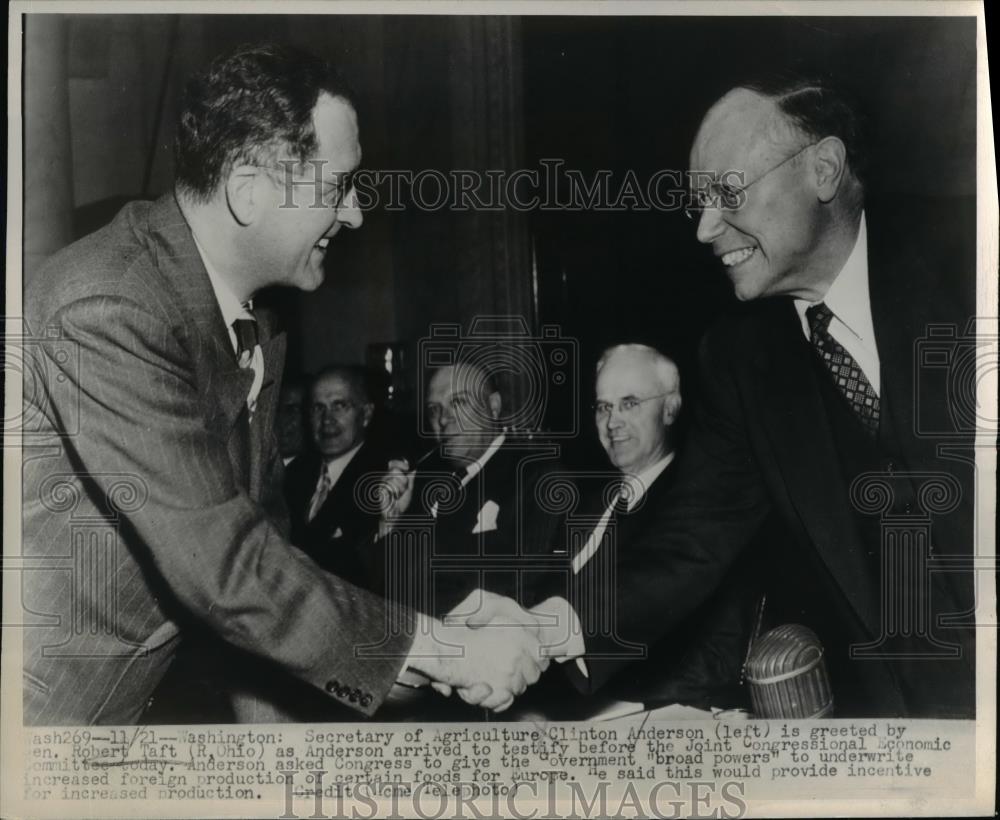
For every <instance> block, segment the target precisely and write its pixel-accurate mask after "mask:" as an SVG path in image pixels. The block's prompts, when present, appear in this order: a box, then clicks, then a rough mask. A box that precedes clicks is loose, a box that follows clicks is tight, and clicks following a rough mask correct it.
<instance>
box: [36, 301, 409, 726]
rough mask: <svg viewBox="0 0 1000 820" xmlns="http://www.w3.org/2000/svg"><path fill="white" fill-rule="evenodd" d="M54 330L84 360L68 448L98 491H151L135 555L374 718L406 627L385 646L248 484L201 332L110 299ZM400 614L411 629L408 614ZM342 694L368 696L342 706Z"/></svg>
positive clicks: (233, 630) (230, 637)
mask: <svg viewBox="0 0 1000 820" xmlns="http://www.w3.org/2000/svg"><path fill="white" fill-rule="evenodd" d="M58 322H59V324H60V325H61V326H62V329H63V331H64V333H65V335H66V337H67V338H70V339H73V340H74V341H75V342H76V343H77V344H78V346H79V351H80V368H79V372H78V373H79V375H78V383H77V384H76V385H75V386H76V388H77V393H78V395H79V402H80V418H81V425H80V430H79V434H78V435H75V436H72V437H70V438H68V439H66V446H67V447H68V448H69V449H70V450H71V451H72V457H73V458H74V459H75V460H76V462H77V463H78V464H79V465H80V471H81V472H82V473H83V475H84V476H85V480H87V481H92V482H94V483H95V484H96V485H97V486H98V487H100V489H102V490H104V491H107V489H108V488H107V486H106V485H107V483H108V479H107V478H106V474H109V473H118V474H120V473H122V472H128V473H131V474H133V475H135V476H137V477H138V478H139V479H140V480H141V481H142V482H143V483H144V484H145V485H146V486H147V487H148V499H147V501H146V503H145V504H144V505H143V506H142V507H141V508H140V509H138V510H137V511H135V512H132V513H129V517H128V521H127V526H128V530H129V537H128V539H127V542H128V545H129V548H130V550H131V551H132V552H133V554H134V555H135V558H136V560H138V561H139V562H140V563H141V564H142V565H143V566H144V568H149V569H151V570H152V572H153V573H154V574H155V575H157V576H159V578H161V579H162V581H163V582H164V583H165V585H166V587H167V588H168V589H169V591H170V593H171V594H172V595H173V596H174V597H175V598H176V600H177V601H178V602H179V603H180V604H181V605H182V606H183V607H184V608H185V609H186V610H188V611H189V612H190V613H192V614H193V615H194V616H195V617H196V618H197V619H198V620H199V621H200V622H202V623H203V624H205V625H207V626H208V627H209V628H211V629H212V630H213V631H214V632H215V633H216V634H217V635H219V636H220V637H221V638H222V639H224V640H225V641H227V642H229V643H232V644H234V645H236V646H237V647H240V648H242V649H244V650H247V651H249V652H252V653H254V654H256V655H259V656H261V657H264V658H267V659H269V660H271V661H273V662H275V663H277V664H278V665H279V666H280V667H282V668H283V669H285V670H286V671H287V672H288V673H290V674H292V675H294V676H296V677H298V678H301V679H303V680H304V681H306V682H308V683H310V684H312V685H313V686H315V687H317V688H319V689H321V690H323V691H326V692H328V693H329V694H331V695H332V696H334V697H337V698H341V699H343V700H344V702H345V703H346V704H347V705H349V706H352V707H353V708H355V709H359V710H360V711H362V712H364V713H366V714H371V713H372V712H374V711H375V709H376V708H377V707H378V705H379V703H380V702H381V701H382V699H383V698H384V697H385V694H386V693H387V692H388V690H389V688H390V686H391V684H392V681H393V680H394V679H395V677H396V674H397V672H398V670H399V667H400V666H401V664H402V662H403V659H404V658H405V657H406V654H407V650H408V648H409V643H410V641H411V637H410V635H412V629H410V628H405V627H404V629H402V630H400V631H399V632H397V633H395V635H394V636H393V637H386V624H387V623H388V617H387V613H386V610H385V604H384V602H383V601H382V600H381V599H379V598H376V597H374V596H372V595H370V594H368V593H366V592H364V591H362V590H360V589H358V588H357V587H354V586H352V585H350V584H348V583H346V582H344V581H341V580H340V579H338V578H335V577H333V576H330V575H327V574H326V573H323V572H321V571H319V570H318V568H317V567H316V566H315V564H313V563H312V561H310V560H309V559H308V558H307V557H305V556H304V555H303V554H302V553H300V552H299V551H298V550H295V549H292V548H291V547H290V544H289V543H288V542H287V540H286V539H285V538H284V537H283V536H282V534H281V532H280V531H279V528H278V527H277V526H275V524H274V523H273V522H272V520H271V519H270V518H269V516H268V515H267V514H266V512H265V511H264V509H263V508H262V507H261V506H260V505H258V504H256V503H254V502H253V501H252V500H251V499H250V498H249V497H248V495H247V494H246V492H245V491H244V489H243V488H242V487H241V486H240V484H239V482H238V481H237V479H236V477H235V476H234V474H233V470H232V467H231V462H230V459H229V455H228V449H227V448H228V444H227V436H225V435H223V434H221V433H220V432H218V431H219V430H221V429H222V426H223V425H219V424H217V423H213V418H212V414H213V410H212V409H211V408H212V405H211V403H210V399H209V400H208V401H206V397H205V395H204V391H205V390H206V385H204V384H200V383H199V380H198V377H197V374H196V370H195V366H194V362H195V361H196V358H195V356H196V355H197V354H198V353H199V351H197V350H195V349H193V347H194V345H196V344H200V343H202V342H201V339H200V337H186V336H182V335H181V334H179V333H178V332H177V331H176V330H175V328H174V326H173V325H172V324H171V323H169V322H167V321H165V320H164V319H162V318H160V316H159V315H154V310H153V309H147V308H145V307H144V306H141V305H138V304H136V303H134V302H130V301H127V300H123V299H120V298H111V297H93V298H87V299H82V300H79V301H76V302H74V303H72V304H71V305H69V306H68V307H66V308H64V309H63V310H62V312H61V313H60V314H58ZM53 364H56V363H55V362H53ZM56 366H58V365H56ZM65 375H66V376H67V377H68V378H70V379H77V374H74V373H72V372H70V371H65ZM207 389H208V390H211V385H208V386H207ZM57 412H58V409H57ZM219 412H221V411H219ZM214 421H215V422H218V418H216V419H214ZM57 423H58V420H57ZM272 467H273V469H274V470H277V465H274V464H272ZM276 478H277V475H276V474H274V475H272V476H271V480H272V481H274V480H275V479H276ZM102 485H104V486H102ZM272 486H274V485H272ZM279 506H283V505H279ZM402 615H403V616H404V617H403V620H404V621H405V622H406V624H407V625H409V624H410V617H411V616H410V613H408V612H404V613H402ZM396 618H397V620H398V619H399V618H400V615H399V614H397V615H396ZM363 646H378V647H379V650H378V652H377V653H376V654H377V655H378V656H377V657H364V658H360V657H358V656H357V654H356V653H358V652H359V651H360V650H361V647H363ZM338 689H339V690H340V694H338V693H336V691H335V690H338ZM348 690H355V692H356V691H357V690H360V691H362V692H365V693H366V697H364V698H360V699H358V698H357V697H356V694H355V698H354V699H353V700H352V701H351V702H350V703H348V702H347V699H346V698H342V697H341V696H342V693H344V692H346V691H348ZM354 700H358V701H359V702H354Z"/></svg>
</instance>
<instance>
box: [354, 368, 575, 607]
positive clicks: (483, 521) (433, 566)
mask: <svg viewBox="0 0 1000 820" xmlns="http://www.w3.org/2000/svg"><path fill="white" fill-rule="evenodd" d="M424 412H425V413H426V418H427V421H428V422H429V426H430V429H431V430H432V432H433V434H434V437H435V439H436V440H437V442H438V443H439V445H440V446H439V449H438V451H437V452H436V453H434V455H433V456H432V457H430V458H426V459H425V460H422V463H420V464H419V466H417V465H414V468H413V469H411V465H410V464H409V462H408V461H406V460H405V459H397V460H393V461H391V462H390V463H389V466H390V471H389V474H388V476H387V479H386V480H387V489H388V493H387V495H386V497H385V502H386V503H385V505H384V510H383V523H382V531H383V534H387V533H388V532H389V531H391V530H393V529H395V530H400V531H402V533H405V534H406V538H401V537H400V535H397V536H396V537H395V538H393V539H389V538H383V539H382V542H381V543H380V545H379V548H378V549H377V550H376V551H375V555H376V562H377V563H376V565H373V568H372V572H373V578H372V580H373V582H374V583H375V584H376V588H378V589H380V590H381V591H384V592H385V594H386V595H388V596H390V597H396V598H403V597H405V599H406V600H405V602H406V603H407V604H408V605H411V606H414V607H415V608H416V609H418V610H420V611H424V612H437V613H445V612H449V611H451V609H452V608H453V607H454V606H455V605H456V604H457V603H459V602H460V601H462V600H463V599H464V598H465V597H466V596H467V595H468V594H469V593H470V592H472V591H473V590H475V589H477V588H482V589H486V590H489V591H490V592H495V593H497V594H502V595H506V596H508V597H512V598H514V599H516V600H524V598H525V589H524V587H525V585H526V582H527V579H529V578H530V577H531V573H530V572H529V571H526V570H527V569H528V568H530V566H531V555H530V554H531V553H533V554H534V555H535V556H541V555H544V554H545V553H547V552H548V551H549V549H550V547H551V543H552V537H553V536H554V534H555V533H556V527H557V526H558V522H559V517H558V515H557V514H555V513H554V512H549V511H546V510H544V509H543V508H542V507H540V506H539V504H538V503H537V501H536V498H535V491H536V487H537V485H538V482H539V481H540V480H541V478H542V477H543V476H545V475H547V474H550V473H552V472H553V471H555V470H556V469H557V467H558V464H557V462H556V460H555V459H556V456H557V455H558V449H557V447H556V446H555V445H552V444H547V443H545V442H541V441H539V440H537V439H532V438H531V437H528V436H525V435H524V434H517V433H514V432H512V431H509V430H505V429H504V428H503V424H502V419H503V414H504V406H503V399H502V397H501V394H500V391H499V390H498V389H497V384H496V381H495V379H494V378H493V376H492V375H491V374H490V373H488V372H486V370H485V369H484V368H482V367H481V366H479V365H476V364H471V363H466V362H459V363H457V364H455V365H450V366H446V367H441V368H439V369H438V370H436V371H434V373H433V374H432V375H431V378H430V381H429V382H428V386H427V393H426V401H425V407H424ZM415 528H423V529H424V531H425V532H429V533H430V535H429V538H428V539H425V541H424V548H423V551H422V552H420V553H419V557H417V558H415V556H414V551H419V550H420V544H419V543H418V542H417V541H416V540H413V539H412V538H410V536H411V535H413V534H414V533H415V532H416V529H415ZM428 528H430V529H429V530H428ZM428 540H429V544H427V541H428ZM393 542H394V543H393ZM428 547H429V548H428ZM400 550H403V551H404V552H405V553H406V555H405V556H404V555H403V554H402V553H401V552H400ZM414 560H416V563H413V561H414ZM404 575H405V577H403V576H404ZM419 579H426V580H427V581H429V583H427V584H424V585H423V586H420V585H419V584H417V583H416V582H417V581H418V580H419ZM428 594H429V598H428ZM413 596H416V597H417V598H423V600H414V599H412V598H413Z"/></svg>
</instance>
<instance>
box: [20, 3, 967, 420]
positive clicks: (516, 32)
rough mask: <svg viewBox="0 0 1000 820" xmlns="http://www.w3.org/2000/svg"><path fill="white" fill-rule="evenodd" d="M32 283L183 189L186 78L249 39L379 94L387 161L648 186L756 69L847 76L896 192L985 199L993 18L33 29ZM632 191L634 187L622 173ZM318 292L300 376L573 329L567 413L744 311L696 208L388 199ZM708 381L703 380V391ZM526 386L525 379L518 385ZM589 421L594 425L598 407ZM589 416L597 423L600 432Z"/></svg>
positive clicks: (557, 405)
mask: <svg viewBox="0 0 1000 820" xmlns="http://www.w3.org/2000/svg"><path fill="white" fill-rule="evenodd" d="M25 25H26V39H25V83H24V95H25V105H24V111H25V142H24V149H25V183H26V187H25V276H26V277H30V276H31V274H32V271H33V270H34V269H35V268H36V267H37V264H38V263H39V262H40V261H41V260H42V259H44V258H45V256H47V255H48V254H49V253H51V252H53V251H54V250H56V249H57V248H59V247H61V246H62V245H64V244H67V243H68V242H69V241H71V240H72V238H74V236H78V235H80V234H82V233H85V232H87V231H89V230H92V229H93V228H95V227H97V226H99V225H100V224H102V223H103V222H105V221H107V220H108V219H109V218H110V217H111V216H112V215H113V213H114V211H115V210H116V209H117V207H119V206H120V204H121V203H122V202H123V201H124V200H127V199H129V198H133V197H138V196H146V197H152V196H156V195H159V194H160V193H162V192H164V191H166V190H169V186H170V183H171V174H172V169H171V157H170V144H171V141H172V138H173V123H174V121H175V119H176V116H177V113H178V109H179V102H180V90H181V88H182V84H183V80H184V78H185V77H186V76H188V75H189V74H190V73H191V72H192V71H194V70H197V69H198V68H200V67H201V66H203V65H204V64H205V63H206V62H207V61H208V60H209V59H211V57H213V56H214V55H216V54H217V53H219V52H221V51H223V50H226V49H228V48H231V47H232V46H234V45H237V44H239V43H242V42H247V41H257V40H265V39H276V40H283V41H290V42H293V43H296V44H299V45H302V46H304V47H307V48H310V49H312V50H314V51H316V52H318V53H322V54H324V55H325V56H328V57H329V58H331V59H333V60H334V61H335V62H337V63H338V64H339V65H341V66H342V68H343V70H344V72H345V74H346V76H347V78H348V79H349V80H350V81H351V84H352V85H353V86H354V88H355V89H356V91H357V94H358V98H359V114H360V118H361V127H362V145H363V149H364V160H363V164H364V166H365V167H366V168H371V169H379V168H383V169H386V168H391V169H412V170H414V171H417V170H421V169H428V168H437V169H441V170H444V171H447V170H449V169H453V168H468V169H479V170H485V169H502V170H506V171H510V170H514V169H517V168H529V169H530V168H538V167H539V165H538V163H539V160H541V159H543V158H544V159H560V160H563V161H564V162H565V167H567V168H574V169H578V170H579V171H581V172H582V173H583V175H584V178H586V179H589V178H591V176H592V175H593V174H595V173H596V172H597V171H598V170H600V169H608V170H610V171H611V172H612V179H613V180H614V181H619V182H620V181H621V179H622V178H623V176H624V174H625V173H626V172H627V171H629V170H631V171H633V172H634V173H635V174H636V176H637V178H638V179H639V180H641V181H643V180H645V179H646V178H647V177H648V176H649V175H650V174H652V173H653V172H655V171H657V170H660V169H678V170H683V169H685V168H686V167H687V154H688V149H689V146H690V142H691V139H692V137H693V135H694V132H695V129H696V128H697V124H698V122H699V120H700V118H701V116H702V114H703V113H704V111H705V109H706V108H707V107H708V106H709V105H710V104H711V103H712V102H713V101H714V100H715V99H716V98H717V97H718V96H719V95H720V94H721V93H723V92H724V91H725V90H726V89H728V88H729V87H731V86H732V85H733V84H734V82H736V81H738V80H739V79H740V78H741V77H743V76H745V75H747V74H748V73H753V72H757V71H760V70H766V69H768V68H779V67H785V66H788V65H792V64H797V65H799V66H800V67H803V68H807V69H811V70H821V71H824V72H832V73H834V74H836V75H838V76H839V77H840V78H841V80H842V81H843V82H844V83H845V84H846V85H847V86H848V87H849V88H850V89H851V90H852V91H853V92H854V93H855V94H856V95H857V97H858V98H859V100H860V101H861V103H862V107H863V109H864V110H865V112H866V113H867V115H868V116H869V118H870V120H871V126H872V129H871V132H872V137H873V145H872V152H873V157H872V159H873V163H872V165H873V174H872V180H871V188H872V190H873V191H874V192H875V193H881V194H892V193H896V192H900V193H901V192H908V193H912V192H919V193H926V194H934V195H940V196H967V195H972V194H974V193H975V190H976V185H975V114H976V111H975V105H976V52H975V34H976V32H975V20H974V19H973V18H954V17H952V18H836V19H834V18H825V17H808V18H806V17H759V16H755V17H727V18H719V17H713V18H708V17H627V18H616V17H520V18H516V17H453V16H449V17H430V16H406V17H403V16H375V15H363V16H362V15H355V16H333V15H329V16H322V17H314V16H308V17H306V16H294V15H289V16H255V15H241V16H229V15H184V16H175V15H134V16H130V15H113V16H112V15H45V16H38V15H35V16H29V17H27V18H25ZM612 190H615V186H614V184H612ZM328 266H329V270H328V277H327V282H326V283H325V284H324V285H323V287H322V288H321V289H320V290H319V291H317V292H316V293H314V294H309V295H305V294H297V293H284V294H281V295H279V296H277V298H275V299H274V302H275V304H276V305H277V307H278V308H279V310H280V311H281V312H282V313H283V315H284V316H285V318H286V324H287V326H288V330H289V333H290V337H291V346H290V365H291V366H292V367H296V368H299V369H302V370H307V371H308V370H315V369H317V368H319V367H320V366H322V365H324V364H326V363H328V362H331V361H340V362H345V361H346V362H362V361H364V360H365V357H366V353H367V352H368V345H369V344H372V343H387V342H395V343H398V345H399V349H402V350H403V353H404V364H405V370H404V372H403V373H402V376H401V377H399V378H401V380H402V381H401V386H402V387H403V388H404V392H403V394H402V399H401V401H402V404H403V405H404V408H405V407H407V406H409V407H412V405H413V403H414V401H415V400H416V399H417V398H418V397H419V392H418V389H417V387H418V377H419V371H420V369H421V368H420V362H419V361H418V355H417V354H418V344H417V343H418V340H419V339H421V338H423V337H426V336H427V335H428V333H429V332H430V330H431V327H432V325H433V324H434V323H442V322H445V323H457V324H459V325H461V327H462V328H463V332H468V330H469V328H470V326H471V323H472V322H473V320H474V319H475V318H476V317H479V316H496V315H518V316H522V317H524V322H525V325H526V326H527V327H528V329H529V331H530V332H531V333H538V332H539V331H540V329H541V327H542V326H543V325H546V324H549V325H551V324H555V325H558V326H559V328H560V332H561V334H562V336H564V337H567V338H569V339H571V340H574V341H575V343H576V345H577V347H576V350H577V355H578V364H579V375H578V376H577V377H575V378H574V379H571V380H570V381H571V382H573V383H571V384H569V385H568V386H566V387H564V388H563V389H562V390H561V391H555V390H554V391H553V392H552V395H551V396H550V398H551V399H552V400H551V401H550V403H549V406H548V408H547V411H546V412H547V417H546V424H547V425H549V426H552V427H554V428H556V429H560V428H562V427H565V426H566V425H567V423H568V422H567V418H569V417H570V416H572V413H570V409H571V408H570V407H569V405H570V404H572V403H576V406H577V409H579V407H580V406H581V405H582V404H585V403H586V402H589V400H590V397H589V387H590V382H591V376H590V374H591V373H592V367H593V362H594V360H595V358H596V355H597V354H598V353H599V351H600V349H601V348H602V347H603V346H605V345H606V344H609V343H612V342H616V341H621V340H639V341H645V342H648V343H651V344H654V345H657V346H660V347H662V348H664V349H665V350H667V351H668V352H670V353H672V354H673V355H675V356H676V357H677V358H678V360H679V362H680V363H681V365H682V372H683V373H684V374H685V375H687V374H689V373H690V370H691V357H692V353H693V350H694V347H695V345H696V343H697V339H698V338H699V336H700V335H701V333H702V332H703V331H704V329H705V327H706V326H707V325H708V324H709V323H710V322H711V321H712V320H713V319H714V318H716V317H717V316H718V315H719V314H720V313H721V312H722V311H725V310H728V309H730V308H732V307H733V298H732V296H731V293H730V288H729V285H728V283H727V282H726V280H725V279H724V277H723V276H722V274H721V272H720V271H719V270H718V269H717V268H716V266H715V265H714V264H713V262H712V260H711V258H710V256H709V254H708V253H707V252H706V251H705V249H703V248H701V247H699V246H698V244H697V243H696V242H695V239H694V225H693V223H690V222H688V221H687V220H686V219H685V218H684V216H683V214H681V213H662V212H659V211H656V210H652V211H645V212H643V211H635V210H632V211H628V212H624V213H608V212H599V211H582V212H581V211H563V212H542V211H535V212H533V213H529V214H522V213H514V212H512V211H505V212H499V213H454V212H450V211H448V210H439V211H434V212H426V211H420V210H417V209H413V208H408V209H406V210H404V211H401V212H387V211H384V210H380V209H375V210H373V211H371V212H369V213H368V214H366V222H365V225H364V226H363V227H362V228H361V229H360V230H359V231H353V232H352V231H343V232H341V234H340V235H339V236H338V238H337V240H336V241H335V245H334V247H333V249H332V250H331V252H330V253H329V254H328ZM687 383H688V384H691V383H692V382H690V381H688V382H687ZM512 389H513V390H514V393H515V395H516V394H518V391H520V393H521V394H522V395H523V390H524V388H523V385H520V386H518V385H517V384H514V385H512ZM582 418H584V419H585V415H584V416H583V417H582ZM584 429H586V426H585V428H584Z"/></svg>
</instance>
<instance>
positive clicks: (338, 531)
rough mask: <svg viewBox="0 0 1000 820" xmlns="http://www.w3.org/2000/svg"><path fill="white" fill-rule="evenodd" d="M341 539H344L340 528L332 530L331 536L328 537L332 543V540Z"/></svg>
mask: <svg viewBox="0 0 1000 820" xmlns="http://www.w3.org/2000/svg"><path fill="white" fill-rule="evenodd" d="M343 537H344V531H343V530H342V529H341V528H340V527H337V529H336V530H334V532H333V535H331V536H330V540H331V541H332V540H333V539H334V538H343Z"/></svg>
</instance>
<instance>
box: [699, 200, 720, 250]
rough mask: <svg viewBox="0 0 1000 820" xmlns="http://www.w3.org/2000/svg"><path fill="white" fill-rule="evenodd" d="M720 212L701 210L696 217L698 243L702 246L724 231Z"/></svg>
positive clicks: (708, 209) (715, 209) (711, 209)
mask: <svg viewBox="0 0 1000 820" xmlns="http://www.w3.org/2000/svg"><path fill="white" fill-rule="evenodd" d="M725 228H726V226H725V223H724V222H723V221H722V211H720V210H719V209H718V208H703V209H702V211H701V215H700V216H699V217H698V232H697V234H696V235H697V237H698V241H699V242H701V243H702V244H704V245H707V244H709V243H710V242H712V241H714V240H715V239H716V238H717V237H718V236H719V234H721V233H722V232H723V231H724V230H725Z"/></svg>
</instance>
